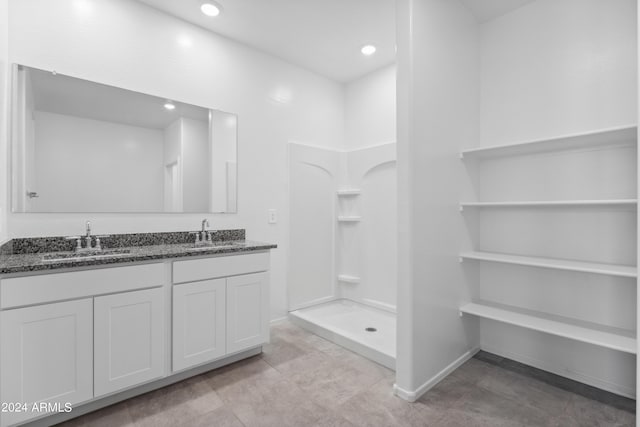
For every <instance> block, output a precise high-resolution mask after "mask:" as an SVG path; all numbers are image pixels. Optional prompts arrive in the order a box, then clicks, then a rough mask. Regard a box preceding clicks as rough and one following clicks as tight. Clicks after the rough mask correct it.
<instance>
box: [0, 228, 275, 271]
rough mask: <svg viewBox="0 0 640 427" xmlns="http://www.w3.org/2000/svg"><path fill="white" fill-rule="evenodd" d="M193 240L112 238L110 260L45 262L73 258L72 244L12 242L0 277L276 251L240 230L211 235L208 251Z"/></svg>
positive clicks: (183, 235) (1, 250) (0, 262)
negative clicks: (141, 262) (163, 260)
mask: <svg viewBox="0 0 640 427" xmlns="http://www.w3.org/2000/svg"><path fill="white" fill-rule="evenodd" d="M193 238H194V236H193V234H192V233H189V232H180V233H144V234H120V235H113V236H110V237H109V238H105V239H103V242H104V244H103V247H104V251H105V252H115V253H114V254H113V255H111V256H96V257H91V256H87V257H83V258H70V259H48V260H47V259H45V258H46V257H49V258H51V257H54V258H57V257H58V256H62V257H64V256H73V252H72V250H73V244H74V242H73V241H67V240H65V238H64V237H47V238H30V239H14V240H11V241H9V242H7V243H6V244H5V245H3V246H2V247H0V274H13V273H23V272H29V271H43V270H56V269H61V268H75V267H87V266H96V267H99V266H101V265H112V264H126V263H132V262H139V261H150V260H162V259H168V258H184V257H194V256H203V255H218V254H233V253H242V252H254V251H263V250H269V249H274V248H276V247H277V245H275V244H272V243H264V242H255V241H251V240H245V238H244V230H224V231H220V232H216V233H213V239H212V240H213V241H214V242H215V245H216V246H210V247H200V248H194V244H193V243H192V239H193ZM123 252H126V253H123Z"/></svg>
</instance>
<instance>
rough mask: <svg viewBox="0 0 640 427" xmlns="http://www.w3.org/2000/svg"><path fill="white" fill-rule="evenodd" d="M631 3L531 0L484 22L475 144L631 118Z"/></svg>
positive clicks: (631, 121) (633, 32)
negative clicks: (479, 121) (478, 137)
mask: <svg viewBox="0 0 640 427" xmlns="http://www.w3.org/2000/svg"><path fill="white" fill-rule="evenodd" d="M612 6H615V7H612ZM635 8H636V2H635V1H633V0H616V1H614V2H610V1H602V0H562V1H558V0H537V1H534V2H532V3H530V4H528V5H526V6H525V7H522V8H520V9H517V10H515V11H513V12H511V13H508V14H506V15H503V16H502V17H499V18H497V19H495V20H493V21H489V22H487V23H484V24H483V25H482V29H481V48H482V65H481V76H482V99H481V140H480V143H481V144H483V145H491V144H502V143H511V142H517V141H523V140H532V139H541V138H546V137H549V136H557V135H562V134H571V133H580V132H586V131H590V130H594V129H603V128H607V127H616V126H624V125H629V124H634V123H636V121H637V113H636V80H637V64H636V57H637V53H636V10H635Z"/></svg>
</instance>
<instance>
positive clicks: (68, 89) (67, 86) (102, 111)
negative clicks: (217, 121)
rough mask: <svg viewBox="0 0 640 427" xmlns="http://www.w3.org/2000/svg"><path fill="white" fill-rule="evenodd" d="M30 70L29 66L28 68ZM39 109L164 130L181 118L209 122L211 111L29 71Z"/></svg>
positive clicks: (36, 106) (74, 79) (33, 70)
mask: <svg viewBox="0 0 640 427" xmlns="http://www.w3.org/2000/svg"><path fill="white" fill-rule="evenodd" d="M25 68H26V67H25ZM28 70H29V72H28V75H29V79H30V83H31V85H32V89H33V98H34V104H35V109H36V110H38V111H46V112H49V113H56V114H64V115H67V116H76V117H84V118H86V119H93V120H100V121H105V122H111V123H121V124H127V125H131V126H139V127H145V128H151V129H160V130H162V129H164V128H166V127H167V126H168V125H169V124H171V123H172V122H173V121H175V120H176V119H178V118H179V117H187V118H191V119H194V120H201V121H205V122H206V121H208V119H209V110H208V109H206V108H203V107H198V106H195V105H190V104H184V103H182V102H176V101H172V103H173V104H174V105H175V106H176V108H175V110H172V111H168V110H167V109H165V108H164V104H165V102H166V101H167V100H166V99H164V98H158V97H156V96H151V95H146V94H143V93H139V92H133V91H130V90H126V89H120V88H117V87H113V86H107V85H103V84H99V83H94V82H90V81H88V80H82V79H76V78H74V77H69V76H64V75H61V74H52V73H50V72H48V71H42V70H37V69H35V68H28Z"/></svg>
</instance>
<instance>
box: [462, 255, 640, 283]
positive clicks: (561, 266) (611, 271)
mask: <svg viewBox="0 0 640 427" xmlns="http://www.w3.org/2000/svg"><path fill="white" fill-rule="evenodd" d="M460 258H462V259H474V260H480V261H489V262H498V263H504V264H515V265H524V266H529V267H541V268H550V269H556V270H569V271H579V272H583V273H594V274H605V275H609V276H620V277H638V269H637V267H634V266H630V265H619V264H601V263H596V262H583V261H572V260H566V259H554V258H538V257H528V256H520V255H509V254H501V253H494V252H463V253H461V254H460Z"/></svg>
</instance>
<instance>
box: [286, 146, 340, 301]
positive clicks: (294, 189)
mask: <svg viewBox="0 0 640 427" xmlns="http://www.w3.org/2000/svg"><path fill="white" fill-rule="evenodd" d="M341 155H343V153H340V152H338V151H336V150H328V149H322V148H318V147H309V146H305V145H301V144H290V146H289V197H290V207H289V208H290V216H291V224H290V233H289V254H288V256H289V272H288V273H289V275H288V282H289V309H290V310H296V309H298V308H302V307H306V306H309V305H313V304H318V303H321V302H326V301H330V300H332V299H334V298H335V297H336V274H337V273H336V266H335V264H336V238H335V235H336V227H337V225H336V218H335V215H336V208H335V202H336V189H337V188H338V182H339V176H340V175H341V170H340V169H341V162H340V159H341Z"/></svg>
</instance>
